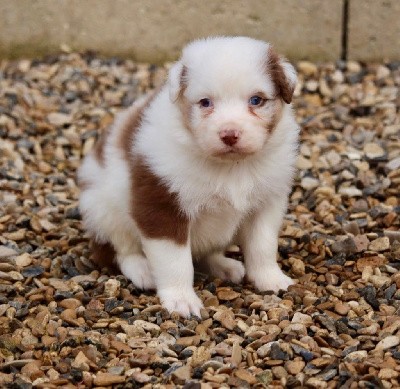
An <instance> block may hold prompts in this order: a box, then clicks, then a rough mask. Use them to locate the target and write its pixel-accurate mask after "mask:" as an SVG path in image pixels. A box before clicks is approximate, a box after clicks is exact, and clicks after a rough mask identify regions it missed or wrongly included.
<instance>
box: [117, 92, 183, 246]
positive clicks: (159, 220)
mask: <svg viewBox="0 0 400 389" xmlns="http://www.w3.org/2000/svg"><path fill="white" fill-rule="evenodd" d="M155 95H156V94H154V95H153V96H152V97H150V98H149V99H148V100H147V101H146V102H145V103H144V105H143V106H142V107H141V108H139V109H137V110H136V111H133V112H132V114H131V115H130V116H129V117H128V118H127V120H126V121H125V123H124V127H123V128H122V130H121V132H120V137H119V140H118V143H119V146H120V147H121V149H122V151H123V153H124V155H125V158H126V159H127V160H128V161H129V164H130V168H131V188H132V189H131V190H132V194H131V198H132V206H131V212H132V216H133V218H134V220H135V222H136V223H137V225H138V227H139V228H140V230H141V232H142V233H143V234H144V235H145V236H146V237H148V238H154V239H157V238H158V239H160V238H166V239H171V240H173V241H175V242H176V243H178V244H184V243H186V241H187V238H188V220H187V218H186V217H184V216H183V215H181V214H180V211H179V206H178V201H177V198H176V195H175V194H172V193H170V192H169V190H168V188H167V187H166V185H164V184H163V183H162V182H161V180H160V178H159V177H157V176H156V175H155V174H154V173H153V172H151V170H150V169H149V168H148V167H147V166H146V165H145V163H144V161H143V158H142V157H140V156H133V155H132V154H131V149H132V143H133V141H134V137H135V133H136V132H137V130H138V128H139V126H140V123H141V120H142V117H143V112H144V111H145V110H146V108H147V107H148V106H149V105H150V103H151V101H152V100H153V98H154V97H155Z"/></svg>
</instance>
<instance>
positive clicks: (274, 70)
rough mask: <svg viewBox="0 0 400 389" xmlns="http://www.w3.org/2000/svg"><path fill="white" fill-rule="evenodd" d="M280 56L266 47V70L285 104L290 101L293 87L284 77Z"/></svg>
mask: <svg viewBox="0 0 400 389" xmlns="http://www.w3.org/2000/svg"><path fill="white" fill-rule="evenodd" d="M280 61H281V58H280V57H279V55H278V54H277V53H276V52H275V51H274V49H273V48H272V47H270V48H269V49H268V60H267V64H266V67H267V72H268V74H269V75H270V76H271V78H272V81H273V82H274V84H275V86H276V89H277V90H278V93H279V95H280V96H281V97H282V99H283V101H284V102H285V103H286V104H290V103H291V102H292V97H293V92H294V87H293V86H291V85H290V84H289V82H288V80H287V78H286V75H285V72H284V71H283V68H282V66H281V64H280Z"/></svg>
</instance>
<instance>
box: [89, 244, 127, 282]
mask: <svg viewBox="0 0 400 389" xmlns="http://www.w3.org/2000/svg"><path fill="white" fill-rule="evenodd" d="M90 249H91V252H92V255H91V256H90V260H91V261H92V262H93V263H95V264H96V265H97V266H98V267H99V268H100V269H102V268H103V267H106V268H107V269H108V270H109V271H110V272H111V273H113V274H119V273H120V272H119V269H118V266H117V264H116V262H115V260H116V255H117V253H116V252H115V249H114V247H113V246H112V244H111V243H99V242H97V241H96V239H92V240H91V242H90Z"/></svg>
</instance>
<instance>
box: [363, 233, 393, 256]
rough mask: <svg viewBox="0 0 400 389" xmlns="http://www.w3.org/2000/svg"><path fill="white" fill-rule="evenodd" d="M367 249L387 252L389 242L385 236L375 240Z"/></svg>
mask: <svg viewBox="0 0 400 389" xmlns="http://www.w3.org/2000/svg"><path fill="white" fill-rule="evenodd" d="M368 249H369V250H371V251H377V252H380V251H386V250H389V249H390V240H389V238H388V237H387V236H384V237H382V238H378V239H375V240H373V241H372V242H371V243H370V244H369V246H368Z"/></svg>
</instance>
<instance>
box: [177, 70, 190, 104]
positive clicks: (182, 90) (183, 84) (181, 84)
mask: <svg viewBox="0 0 400 389" xmlns="http://www.w3.org/2000/svg"><path fill="white" fill-rule="evenodd" d="M187 72H188V70H187V67H186V66H182V71H181V74H180V76H179V93H178V99H179V98H181V97H183V94H184V93H185V89H186V87H187V80H186V78H187Z"/></svg>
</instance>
